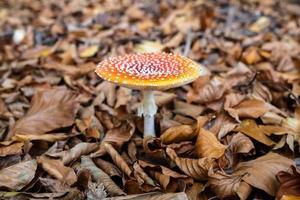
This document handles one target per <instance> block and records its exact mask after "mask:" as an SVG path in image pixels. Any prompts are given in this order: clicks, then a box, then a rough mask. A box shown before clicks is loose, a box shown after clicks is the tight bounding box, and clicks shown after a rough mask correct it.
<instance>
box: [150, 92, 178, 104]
mask: <svg viewBox="0 0 300 200" xmlns="http://www.w3.org/2000/svg"><path fill="white" fill-rule="evenodd" d="M154 95H155V96H154V98H155V103H156V105H157V106H162V105H165V104H167V103H169V102H171V101H173V100H174V99H175V98H176V96H177V95H176V94H173V93H169V92H162V91H155V92H154Z"/></svg>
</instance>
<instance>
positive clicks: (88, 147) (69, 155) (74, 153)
mask: <svg viewBox="0 0 300 200" xmlns="http://www.w3.org/2000/svg"><path fill="white" fill-rule="evenodd" d="M97 147H98V144H96V143H86V142H83V143H79V144H77V145H75V146H74V147H73V148H71V149H70V150H67V151H61V152H58V153H52V154H48V155H49V156H53V157H59V158H60V159H61V160H62V162H63V163H64V164H69V163H70V162H72V161H75V160H77V159H78V158H80V156H82V155H86V154H88V153H90V152H93V151H94V150H96V149H97Z"/></svg>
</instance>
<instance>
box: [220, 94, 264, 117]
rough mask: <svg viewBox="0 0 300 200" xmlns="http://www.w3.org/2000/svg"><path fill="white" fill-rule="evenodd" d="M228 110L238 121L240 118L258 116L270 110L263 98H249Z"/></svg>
mask: <svg viewBox="0 0 300 200" xmlns="http://www.w3.org/2000/svg"><path fill="white" fill-rule="evenodd" d="M226 111H227V112H228V113H229V115H230V116H232V117H233V118H234V119H236V120H237V121H239V120H240V118H258V117H260V116H262V115H264V114H265V113H266V112H268V111H269V108H268V106H267V104H266V103H265V102H264V101H262V100H257V99H247V100H244V101H242V102H241V103H239V104H238V105H236V106H234V107H232V108H226Z"/></svg>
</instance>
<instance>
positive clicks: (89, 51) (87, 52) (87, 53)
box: [79, 45, 99, 58]
mask: <svg viewBox="0 0 300 200" xmlns="http://www.w3.org/2000/svg"><path fill="white" fill-rule="evenodd" d="M98 49H99V46H98V45H92V46H89V47H87V48H84V49H82V50H81V51H80V52H79V56H80V57H81V58H88V57H92V56H94V55H95V54H96V53H97V51H98Z"/></svg>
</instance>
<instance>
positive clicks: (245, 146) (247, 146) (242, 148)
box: [229, 133, 255, 154]
mask: <svg viewBox="0 0 300 200" xmlns="http://www.w3.org/2000/svg"><path fill="white" fill-rule="evenodd" d="M229 149H230V151H231V152H232V153H233V154H237V153H244V154H247V153H249V152H251V151H253V150H254V149H255V147H254V144H253V142H252V141H251V140H250V139H249V138H248V137H247V136H245V135H244V134H242V133H237V134H234V135H233V137H232V139H231V141H230V143H229Z"/></svg>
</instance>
